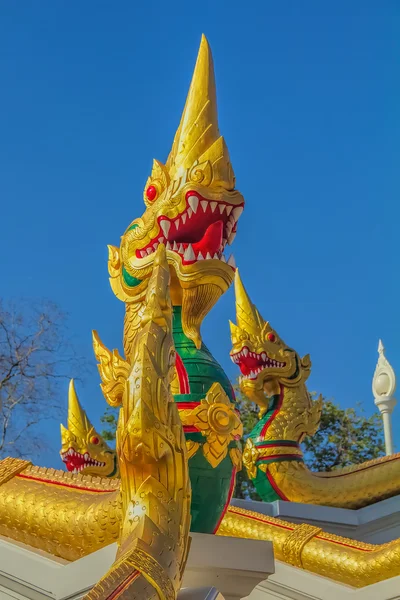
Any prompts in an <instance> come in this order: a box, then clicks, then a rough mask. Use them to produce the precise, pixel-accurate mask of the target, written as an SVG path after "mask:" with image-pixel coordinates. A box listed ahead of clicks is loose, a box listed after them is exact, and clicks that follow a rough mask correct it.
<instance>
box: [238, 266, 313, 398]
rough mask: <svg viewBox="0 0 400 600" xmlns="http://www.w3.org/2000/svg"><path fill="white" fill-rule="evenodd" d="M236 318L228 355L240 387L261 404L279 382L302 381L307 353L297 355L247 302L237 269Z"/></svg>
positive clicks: (306, 369) (306, 371)
mask: <svg viewBox="0 0 400 600" xmlns="http://www.w3.org/2000/svg"><path fill="white" fill-rule="evenodd" d="M235 296H236V320H237V325H234V324H233V323H231V322H230V327H231V338H232V350H231V359H232V361H233V362H234V363H235V364H237V365H238V366H239V368H240V371H241V377H240V388H241V390H242V391H243V393H244V394H245V395H246V396H247V397H248V398H249V399H250V400H252V401H254V402H256V403H257V404H259V405H260V406H261V407H265V406H266V400H265V397H266V396H267V397H270V396H272V395H274V394H277V393H279V388H280V385H281V384H283V385H285V386H286V387H293V386H295V385H298V384H299V383H300V382H301V381H303V382H304V381H306V379H307V377H308V376H309V373H310V369H311V361H310V357H309V355H307V356H305V357H304V358H302V359H301V358H300V357H299V355H298V354H297V352H295V351H294V350H292V349H291V348H289V347H288V346H287V345H286V344H285V342H284V341H283V340H282V339H281V338H280V337H279V335H278V334H277V333H276V331H275V330H274V329H272V327H271V326H270V324H269V323H268V322H267V321H264V319H263V318H262V316H261V315H260V313H259V312H258V310H257V308H256V306H254V304H253V303H252V302H251V300H250V298H249V296H248V294H247V292H246V290H245V288H244V285H243V283H242V281H241V279H240V276H239V272H238V271H236V274H235Z"/></svg>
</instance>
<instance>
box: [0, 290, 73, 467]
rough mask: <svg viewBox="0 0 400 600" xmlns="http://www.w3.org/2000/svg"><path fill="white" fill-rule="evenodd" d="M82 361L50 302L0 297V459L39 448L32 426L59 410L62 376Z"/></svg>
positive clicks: (40, 439) (40, 443)
mask: <svg viewBox="0 0 400 600" xmlns="http://www.w3.org/2000/svg"><path fill="white" fill-rule="evenodd" d="M82 364H83V361H82V359H79V358H78V357H77V356H76V355H75V353H74V350H73V348H72V346H71V344H70V343H69V341H68V334H67V330H66V326H65V315H64V314H63V313H62V312H61V311H60V309H59V308H58V307H57V306H56V305H55V304H52V303H50V302H41V303H36V304H35V303H32V302H29V303H28V302H24V301H21V302H18V303H4V302H2V301H1V300H0V457H1V456H5V455H12V456H18V457H25V456H29V455H30V454H32V453H33V454H35V453H37V452H38V451H40V450H42V449H43V447H44V444H45V441H44V437H43V434H42V433H40V432H39V431H38V429H37V427H36V426H37V425H38V423H40V422H41V421H43V420H44V419H47V418H50V417H54V415H55V414H57V412H59V410H60V403H59V401H58V399H59V398H60V397H61V394H62V395H63V396H64V395H65V389H66V388H65V379H66V378H70V377H72V376H73V375H74V376H76V375H77V373H78V370H79V371H81V369H82Z"/></svg>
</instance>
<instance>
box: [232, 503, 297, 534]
mask: <svg viewBox="0 0 400 600" xmlns="http://www.w3.org/2000/svg"><path fill="white" fill-rule="evenodd" d="M229 512H230V513H233V514H234V515H239V516H241V517H245V518H246V519H251V520H252V521H259V522H260V523H265V524H266V525H273V526H274V527H280V528H281V529H287V530H288V531H293V529H294V527H287V526H286V525H281V524H278V523H275V522H273V521H269V520H268V519H267V518H266V517H265V518H263V517H262V515H261V514H260V516H259V517H254V516H253V515H248V514H247V513H242V512H240V509H239V510H235V507H234V506H230V507H229Z"/></svg>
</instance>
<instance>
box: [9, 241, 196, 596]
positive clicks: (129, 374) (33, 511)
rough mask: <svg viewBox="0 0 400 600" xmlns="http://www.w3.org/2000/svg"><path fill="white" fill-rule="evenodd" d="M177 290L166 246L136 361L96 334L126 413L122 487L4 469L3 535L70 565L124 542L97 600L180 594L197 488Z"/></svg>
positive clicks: (13, 464)
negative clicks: (182, 381) (185, 410)
mask: <svg viewBox="0 0 400 600" xmlns="http://www.w3.org/2000/svg"><path fill="white" fill-rule="evenodd" d="M168 285H169V269H168V265H167V262H166V257H165V248H164V246H161V247H160V249H159V250H158V252H157V255H156V257H155V261H154V268H153V274H152V276H151V278H150V282H149V288H148V293H147V299H146V308H145V310H144V311H143V315H142V319H141V326H140V329H139V330H138V334H137V336H136V338H135V341H134V344H133V346H132V360H131V362H128V361H126V360H125V359H123V358H122V357H121V356H119V354H118V352H116V351H114V352H110V351H109V350H107V348H105V347H104V346H103V345H102V344H101V342H100V341H99V339H98V336H97V334H96V333H94V347H95V353H96V356H97V358H98V360H99V361H100V365H99V370H100V373H101V374H102V378H103V385H106V386H109V385H110V381H114V382H115V385H114V388H113V393H112V392H111V391H109V396H110V402H111V403H112V405H113V406H120V407H121V410H120V414H119V420H118V435H117V455H118V461H119V468H120V477H121V479H120V481H118V480H111V481H110V480H104V479H92V478H91V477H87V476H83V475H80V474H78V475H72V474H69V473H68V474H66V473H61V472H58V471H54V470H51V469H40V468H37V467H32V466H31V465H30V464H29V463H28V462H26V461H22V460H18V459H5V460H3V461H1V462H0V483H1V484H2V485H1V487H0V534H1V535H4V536H6V537H10V538H13V539H16V540H18V541H21V542H24V543H26V544H29V545H30V546H33V547H36V548H41V549H43V550H46V551H47V552H50V553H51V554H53V555H56V556H61V557H63V558H66V559H69V560H74V559H76V558H78V557H80V556H83V555H86V554H89V553H91V552H93V551H94V550H96V549H98V548H101V547H102V546H105V545H107V544H109V543H110V542H112V541H118V545H119V549H118V553H117V558H116V562H115V564H114V565H113V566H112V568H111V570H110V572H109V573H107V575H106V576H105V577H104V578H103V579H102V580H101V581H100V582H99V583H98V584H97V585H96V586H95V587H94V588H93V590H92V591H91V592H90V593H89V595H88V598H90V599H95V598H109V597H111V596H113V594H114V592H115V591H116V590H117V588H118V589H119V590H120V589H121V588H122V589H123V590H124V591H126V590H128V589H129V594H130V595H129V597H137V598H141V599H143V600H144V599H146V598H148V599H150V598H152V599H156V598H162V599H166V600H167V599H168V600H170V599H173V598H175V597H176V593H177V591H178V590H179V588H180V583H181V578H182V575H183V570H184V565H185V561H186V556H187V551H188V535H189V525H190V480H189V472H188V462H187V456H186V447H185V436H184V432H183V428H182V425H181V422H180V418H179V413H178V410H177V407H176V404H175V402H174V401H173V397H172V395H171V392H170V382H171V379H172V377H173V373H174V364H175V350H174V345H173V339H172V333H171V331H172V309H171V303H170V300H169V292H168ZM151 540H153V541H152V542H151V543H150V541H151ZM167 549H168V550H167ZM132 594H133V595H132ZM135 594H136V595H135Z"/></svg>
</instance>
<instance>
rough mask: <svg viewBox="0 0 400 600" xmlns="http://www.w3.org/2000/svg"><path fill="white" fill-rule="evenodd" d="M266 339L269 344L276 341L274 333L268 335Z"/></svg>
mask: <svg viewBox="0 0 400 600" xmlns="http://www.w3.org/2000/svg"><path fill="white" fill-rule="evenodd" d="M267 338H268V339H269V341H270V342H274V341H275V340H276V337H275V334H274V333H268V335H267Z"/></svg>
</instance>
